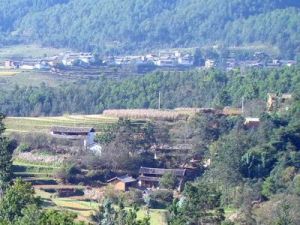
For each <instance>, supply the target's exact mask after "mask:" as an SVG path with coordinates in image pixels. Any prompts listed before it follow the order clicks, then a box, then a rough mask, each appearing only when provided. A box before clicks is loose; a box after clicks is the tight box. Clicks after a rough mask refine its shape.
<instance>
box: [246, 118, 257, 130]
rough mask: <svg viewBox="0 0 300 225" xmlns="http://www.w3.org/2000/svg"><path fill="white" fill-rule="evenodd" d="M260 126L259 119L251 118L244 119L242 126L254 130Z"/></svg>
mask: <svg viewBox="0 0 300 225" xmlns="http://www.w3.org/2000/svg"><path fill="white" fill-rule="evenodd" d="M259 124H260V119H259V118H252V117H246V118H245V122H244V125H245V126H246V127H247V128H256V127H258V126H259Z"/></svg>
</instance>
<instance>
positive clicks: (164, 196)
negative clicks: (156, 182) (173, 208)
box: [149, 190, 173, 209]
mask: <svg viewBox="0 0 300 225" xmlns="http://www.w3.org/2000/svg"><path fill="white" fill-rule="evenodd" d="M149 198H150V201H149V206H150V207H151V208H155V209H158V208H166V207H168V206H169V205H170V204H171V203H172V202H173V192H172V191H169V190H157V191H153V192H151V193H150V194H149Z"/></svg>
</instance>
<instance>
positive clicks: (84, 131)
mask: <svg viewBox="0 0 300 225" xmlns="http://www.w3.org/2000/svg"><path fill="white" fill-rule="evenodd" d="M51 134H52V135H53V136H54V137H57V138H65V139H71V140H72V139H73V140H83V141H84V147H89V146H91V145H93V144H94V139H95V134H96V132H95V129H94V128H86V127H52V128H51Z"/></svg>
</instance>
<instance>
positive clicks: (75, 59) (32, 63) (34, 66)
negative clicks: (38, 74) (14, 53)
mask: <svg viewBox="0 0 300 225" xmlns="http://www.w3.org/2000/svg"><path fill="white" fill-rule="evenodd" d="M95 61H96V58H95V56H94V55H93V54H92V53H83V52H80V53H74V52H65V53H61V54H59V55H56V56H52V57H41V58H24V59H22V60H19V59H16V60H15V59H8V60H5V61H4V65H3V66H2V67H3V68H4V69H23V70H51V69H53V68H55V67H56V66H57V65H59V64H60V65H63V66H75V65H91V64H93V63H94V62H95Z"/></svg>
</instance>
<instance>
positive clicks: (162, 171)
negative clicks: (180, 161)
mask: <svg viewBox="0 0 300 225" xmlns="http://www.w3.org/2000/svg"><path fill="white" fill-rule="evenodd" d="M185 172H186V170H185V169H161V168H149V167H141V168H140V174H154V175H164V174H166V173H172V174H174V175H175V176H181V177H183V176H185Z"/></svg>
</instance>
